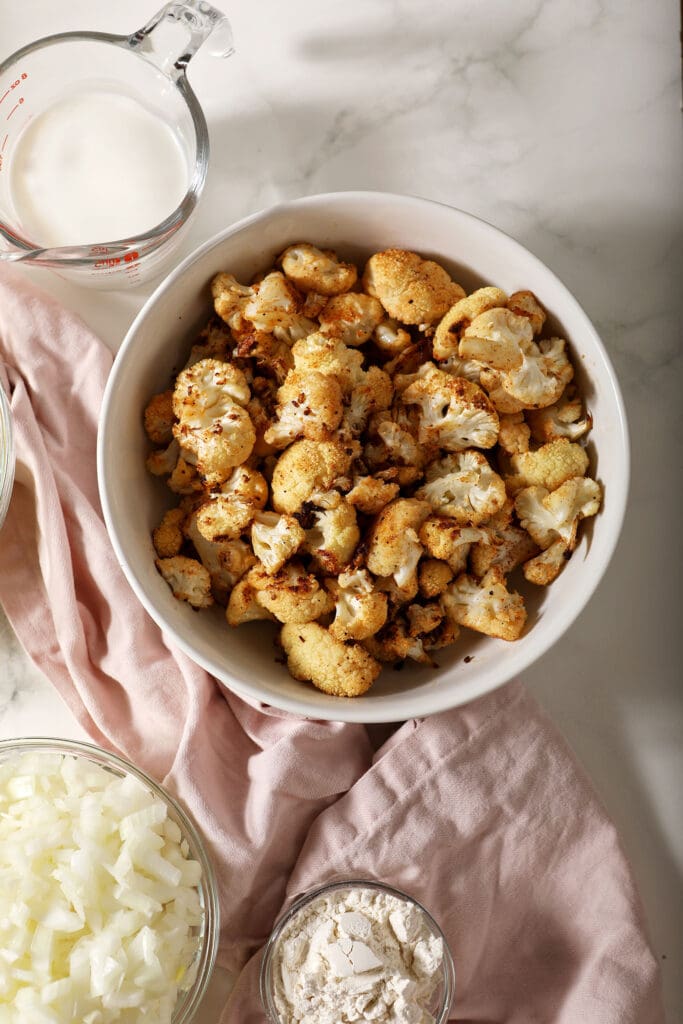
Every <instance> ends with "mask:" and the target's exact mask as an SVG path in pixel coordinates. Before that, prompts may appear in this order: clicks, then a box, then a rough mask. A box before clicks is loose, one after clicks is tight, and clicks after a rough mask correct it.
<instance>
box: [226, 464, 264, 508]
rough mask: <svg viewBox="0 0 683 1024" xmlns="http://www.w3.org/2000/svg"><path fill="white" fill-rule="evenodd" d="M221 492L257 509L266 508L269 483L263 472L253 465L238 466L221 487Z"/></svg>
mask: <svg viewBox="0 0 683 1024" xmlns="http://www.w3.org/2000/svg"><path fill="white" fill-rule="evenodd" d="M219 491H220V493H221V494H226V495H229V496H230V497H232V498H234V499H235V501H243V502H246V504H248V505H252V506H253V507H254V508H255V509H257V508H265V505H266V502H267V501H268V484H267V483H266V478H265V477H264V475H263V473H259V471H258V470H257V469H252V468H251V466H246V465H242V466H236V467H235V469H233V471H232V473H231V474H230V476H229V477H228V478H227V480H224V481H223V483H222V484H221V485H220V487H219Z"/></svg>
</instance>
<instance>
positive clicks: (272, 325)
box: [244, 270, 316, 345]
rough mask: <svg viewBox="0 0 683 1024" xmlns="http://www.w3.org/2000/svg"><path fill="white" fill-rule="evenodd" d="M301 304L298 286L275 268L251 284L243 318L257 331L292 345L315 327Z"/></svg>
mask: <svg viewBox="0 0 683 1024" xmlns="http://www.w3.org/2000/svg"><path fill="white" fill-rule="evenodd" d="M302 306H303V300H302V297H301V295H300V294H299V292H298V291H297V290H296V288H294V287H293V285H292V284H291V282H290V281H288V280H287V278H286V277H285V275H284V274H281V273H280V272H279V271H278V270H274V271H272V273H270V274H266V276H265V277H264V278H263V280H262V281H260V282H259V283H258V284H255V285H254V286H253V287H252V295H251V296H250V297H249V299H248V300H247V302H246V304H245V307H244V318H245V319H246V320H248V321H249V323H250V324H252V325H253V327H254V329H255V330H256V331H262V332H264V333H266V334H272V335H274V337H275V338H276V339H277V340H278V341H281V342H285V343H286V344H288V345H291V344H293V343H294V342H295V341H297V340H298V339H300V338H305V337H306V335H308V334H310V333H311V332H312V331H314V330H315V329H316V324H315V321H313V320H309V319H308V317H305V316H304V315H303V313H302V312H301V309H302Z"/></svg>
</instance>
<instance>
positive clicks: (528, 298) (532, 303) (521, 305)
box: [507, 291, 546, 334]
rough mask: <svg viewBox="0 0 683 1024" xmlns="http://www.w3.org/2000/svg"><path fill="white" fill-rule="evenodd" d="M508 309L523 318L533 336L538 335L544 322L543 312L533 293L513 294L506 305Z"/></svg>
mask: <svg viewBox="0 0 683 1024" xmlns="http://www.w3.org/2000/svg"><path fill="white" fill-rule="evenodd" d="M507 306H508V309H509V310H511V311H512V312H513V313H516V314H517V316H525V317H526V318H527V319H528V321H529V323H530V324H531V329H532V331H533V332H534V334H540V333H541V331H542V330H543V325H544V323H545V320H546V314H545V310H544V309H543V306H542V305H541V303H540V302H539V301H538V299H537V298H536V296H535V295H534V293H533V292H529V291H521V292H513V293H512V295H511V296H510V298H509V299H508V303H507Z"/></svg>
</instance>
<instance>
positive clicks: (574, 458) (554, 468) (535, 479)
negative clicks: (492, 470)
mask: <svg viewBox="0 0 683 1024" xmlns="http://www.w3.org/2000/svg"><path fill="white" fill-rule="evenodd" d="M510 468H511V470H512V472H511V474H510V476H507V477H506V478H505V486H506V487H507V490H508V493H509V494H512V495H515V494H517V492H518V491H521V490H522V488H524V487H531V486H532V485H535V484H539V485H540V486H542V487H547V488H548V490H549V491H554V490H555V488H556V487H559V486H560V484H563V483H564V482H565V480H569V479H570V478H571V477H573V476H583V475H584V474H585V472H586V470H587V469H588V455H587V454H586V450H585V448H582V447H581V445H578V444H572V442H571V441H569V440H568V438H566V437H560V438H558V439H557V441H549V442H548V444H544V445H543V446H542V447H541V448H537V449H536V451H533V452H519V453H518V454H515V455H512V456H511V458H510Z"/></svg>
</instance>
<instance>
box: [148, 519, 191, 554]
mask: <svg viewBox="0 0 683 1024" xmlns="http://www.w3.org/2000/svg"><path fill="white" fill-rule="evenodd" d="M185 515H186V513H185V509H183V508H180V507H178V508H171V509H169V510H168V512H164V514H163V516H162V519H161V522H160V523H159V525H158V526H157V527H156V529H155V530H153V531H152V543H153V544H154V550H155V551H156V553H157V554H158V555H159V557H160V558H172V557H173V555H177V554H178V553H179V552H180V549H181V547H182V546H183V540H184V537H183V531H182V523H183V519H184V518H185Z"/></svg>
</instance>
